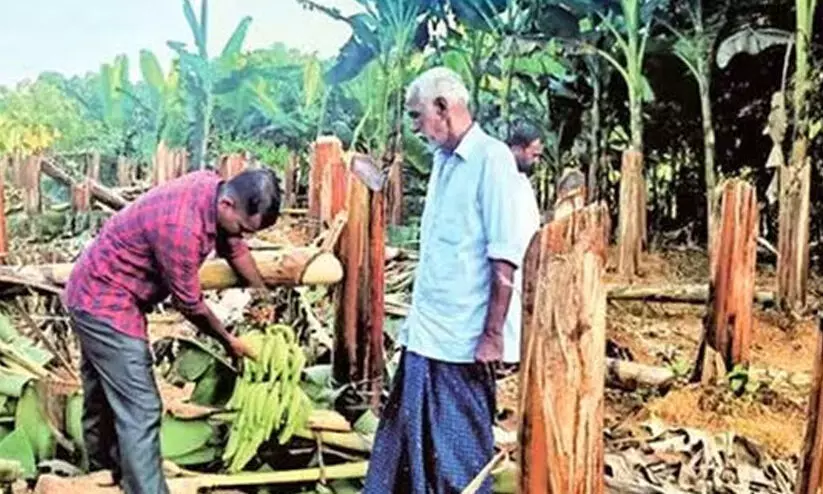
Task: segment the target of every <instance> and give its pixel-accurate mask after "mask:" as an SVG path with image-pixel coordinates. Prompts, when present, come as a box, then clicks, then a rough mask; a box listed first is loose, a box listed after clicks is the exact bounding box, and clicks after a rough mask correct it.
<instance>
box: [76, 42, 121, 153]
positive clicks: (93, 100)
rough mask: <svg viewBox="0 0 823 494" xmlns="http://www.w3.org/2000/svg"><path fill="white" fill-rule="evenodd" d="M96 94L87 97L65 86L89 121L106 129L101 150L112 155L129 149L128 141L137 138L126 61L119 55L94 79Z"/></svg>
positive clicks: (101, 68)
mask: <svg viewBox="0 0 823 494" xmlns="http://www.w3.org/2000/svg"><path fill="white" fill-rule="evenodd" d="M95 85H96V86H97V88H96V90H95V91H94V92H92V93H91V94H90V95H89V94H86V93H83V92H81V91H79V90H78V89H77V88H76V87H74V86H73V85H72V84H66V85H65V86H64V88H65V89H66V91H67V92H68V93H69V94H70V95H71V96H73V97H74V98H75V99H76V100H77V101H79V102H80V103H81V104H82V105H83V106H84V107H85V108H86V111H87V112H88V114H89V115H90V116H91V118H92V119H93V120H95V121H97V122H100V123H101V124H102V125H103V128H104V129H105V133H106V135H105V137H104V140H103V142H102V143H100V144H102V146H103V147H111V148H113V149H112V151H113V152H114V153H115V154H122V153H125V152H127V150H129V149H130V148H131V145H132V143H131V140H132V138H133V137H134V136H136V135H137V130H136V129H135V126H134V122H133V119H132V115H133V113H132V112H133V109H134V102H133V100H132V99H131V98H129V97H128V96H127V95H128V93H130V92H133V91H134V88H133V87H132V84H131V81H130V80H129V60H128V58H127V57H126V56H125V55H118V56H117V57H116V58H115V59H114V62H113V63H104V64H102V66H101V67H100V73H99V74H97V75H96V76H95Z"/></svg>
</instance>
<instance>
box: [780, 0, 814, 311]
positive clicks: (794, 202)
mask: <svg viewBox="0 0 823 494" xmlns="http://www.w3.org/2000/svg"><path fill="white" fill-rule="evenodd" d="M816 4H817V0H797V1H796V2H795V7H796V8H795V16H796V22H795V24H796V29H795V45H796V46H795V59H796V60H795V75H794V81H795V90H794V94H793V110H794V112H793V113H794V115H793V116H794V145H793V146H792V156H791V161H790V165H789V166H788V167H784V168H783V169H781V174H780V219H779V225H778V228H779V232H778V236H779V245H778V251H779V254H778V256H777V284H778V302H779V304H780V306H781V308H782V309H783V310H785V311H789V312H802V311H803V309H805V307H806V288H807V279H808V272H809V200H810V199H809V192H810V182H811V164H810V163H809V159H808V145H809V136H808V131H809V109H808V93H809V89H810V87H811V82H812V81H811V77H810V74H809V72H810V63H809V58H810V57H811V50H810V42H811V40H812V34H813V33H812V31H813V28H814V17H815V7H816Z"/></svg>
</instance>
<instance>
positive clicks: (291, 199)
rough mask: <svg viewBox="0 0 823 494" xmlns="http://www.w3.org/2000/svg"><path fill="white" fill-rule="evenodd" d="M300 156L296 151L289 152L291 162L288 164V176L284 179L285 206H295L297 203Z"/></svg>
mask: <svg viewBox="0 0 823 494" xmlns="http://www.w3.org/2000/svg"><path fill="white" fill-rule="evenodd" d="M298 159H299V157H298V155H297V153H296V152H294V151H292V152H291V153H289V162H288V163H287V164H286V176H285V178H284V180H283V182H284V183H283V188H284V189H285V192H284V193H285V196H284V197H283V207H284V208H293V207H295V205H296V204H297V192H296V191H297V180H296V179H297V167H298V161H297V160H298Z"/></svg>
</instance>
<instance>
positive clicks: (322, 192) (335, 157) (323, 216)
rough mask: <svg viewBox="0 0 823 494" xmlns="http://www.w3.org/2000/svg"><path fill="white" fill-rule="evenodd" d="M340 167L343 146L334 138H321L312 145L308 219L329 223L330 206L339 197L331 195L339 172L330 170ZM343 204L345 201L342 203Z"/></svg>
mask: <svg viewBox="0 0 823 494" xmlns="http://www.w3.org/2000/svg"><path fill="white" fill-rule="evenodd" d="M333 167H334V168H339V167H342V168H343V169H345V164H343V144H342V143H341V142H340V139H338V138H337V137H335V136H323V137H320V138H319V139H317V142H315V143H314V146H313V153H312V163H311V171H310V172H309V217H311V218H316V219H318V220H325V221H331V220H332V219H333V218H334V216H333V215H332V214H331V209H332V208H331V205H332V203H333V202H335V199H336V200H337V203H338V204H339V201H340V197H339V195H337V196H335V195H333V193H332V189H333V187H332V185H333V184H334V182H335V180H334V178H335V177H338V175H339V172H336V171H333V170H332V168H333ZM344 203H345V201H344Z"/></svg>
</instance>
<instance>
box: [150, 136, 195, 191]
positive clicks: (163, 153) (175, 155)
mask: <svg viewBox="0 0 823 494" xmlns="http://www.w3.org/2000/svg"><path fill="white" fill-rule="evenodd" d="M188 168H189V166H188V158H187V154H186V150H185V149H169V148H168V147H166V143H165V142H163V141H160V144H158V145H157V152H156V153H155V155H154V163H153V169H154V172H153V173H154V175H153V184H154V186H158V185H162V184H164V183H166V182H168V181H169V180H174V179H175V178H178V177H182V176H183V175H185V174H186V173H187V172H188Z"/></svg>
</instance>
